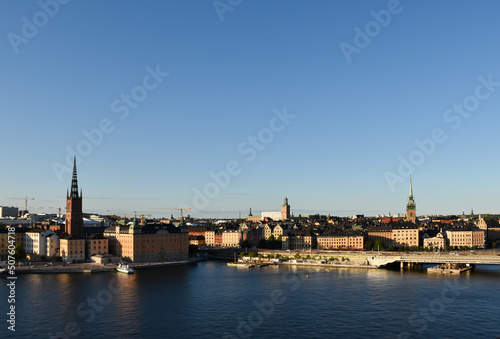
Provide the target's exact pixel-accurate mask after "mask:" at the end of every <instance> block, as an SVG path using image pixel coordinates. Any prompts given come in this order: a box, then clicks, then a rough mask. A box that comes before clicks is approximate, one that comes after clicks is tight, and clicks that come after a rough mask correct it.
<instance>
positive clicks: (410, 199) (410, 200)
mask: <svg viewBox="0 0 500 339" xmlns="http://www.w3.org/2000/svg"><path fill="white" fill-rule="evenodd" d="M406 209H407V210H415V209H417V204H415V200H413V185H412V182H411V175H410V196H409V197H408V203H407V204H406Z"/></svg>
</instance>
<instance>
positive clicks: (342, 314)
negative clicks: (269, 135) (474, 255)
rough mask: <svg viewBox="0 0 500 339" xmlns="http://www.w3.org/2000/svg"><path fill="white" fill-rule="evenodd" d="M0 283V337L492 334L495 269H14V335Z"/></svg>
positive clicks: (498, 281) (499, 299) (497, 299)
mask: <svg viewBox="0 0 500 339" xmlns="http://www.w3.org/2000/svg"><path fill="white" fill-rule="evenodd" d="M307 276H309V278H308V279H307V278H306V277H307ZM0 283H1V284H2V285H3V286H2V287H1V288H0V310H1V314H2V321H1V324H2V325H1V328H0V338H17V337H19V338H31V337H33V338H35V337H36V338H194V337H197V338H250V337H251V338H272V337H275V338H346V337H348V338H398V337H399V338H496V337H497V336H500V326H499V321H498V318H499V316H500V295H499V293H498V291H499V289H500V270H499V269H497V268H494V267H487V266H483V267H480V268H479V269H478V270H476V271H474V272H472V273H471V274H469V273H467V274H463V275H461V276H445V275H427V274H426V273H423V272H409V271H404V272H400V271H387V270H364V269H310V268H293V267H266V268H261V269H249V270H248V269H247V270H245V269H238V268H232V267H227V266H226V264H225V263H224V262H213V261H210V262H205V263H199V264H197V265H194V266H183V267H168V268H160V269H148V270H137V271H136V272H135V274H133V275H124V274H117V273H99V274H92V275H90V274H89V275H84V274H63V275H19V277H18V280H17V282H16V284H17V286H16V321H17V322H16V332H15V333H14V332H10V331H8V330H7V326H8V324H7V322H6V320H7V314H6V313H7V312H8V306H9V304H8V303H7V293H8V292H7V291H8V288H7V286H6V284H7V280H6V279H4V278H2V279H0Z"/></svg>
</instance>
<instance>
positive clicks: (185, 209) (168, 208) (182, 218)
mask: <svg viewBox="0 0 500 339" xmlns="http://www.w3.org/2000/svg"><path fill="white" fill-rule="evenodd" d="M151 209H152V210H171V211H181V221H183V220H184V216H183V215H182V211H191V210H192V208H191V207H189V208H173V207H163V208H151Z"/></svg>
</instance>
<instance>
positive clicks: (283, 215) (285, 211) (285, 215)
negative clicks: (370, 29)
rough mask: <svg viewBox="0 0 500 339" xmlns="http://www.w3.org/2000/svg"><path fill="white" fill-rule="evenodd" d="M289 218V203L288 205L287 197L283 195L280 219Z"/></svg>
mask: <svg viewBox="0 0 500 339" xmlns="http://www.w3.org/2000/svg"><path fill="white" fill-rule="evenodd" d="M288 219H290V205H288V198H287V197H285V201H284V202H283V205H282V206H281V220H288Z"/></svg>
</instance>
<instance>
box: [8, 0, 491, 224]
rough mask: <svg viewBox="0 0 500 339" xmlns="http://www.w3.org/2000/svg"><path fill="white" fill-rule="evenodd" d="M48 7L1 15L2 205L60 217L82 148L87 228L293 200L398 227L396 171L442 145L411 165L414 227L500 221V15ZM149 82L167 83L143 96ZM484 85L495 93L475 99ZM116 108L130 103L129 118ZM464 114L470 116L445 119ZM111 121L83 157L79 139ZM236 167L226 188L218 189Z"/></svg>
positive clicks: (275, 7)
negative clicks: (92, 219) (391, 217)
mask: <svg viewBox="0 0 500 339" xmlns="http://www.w3.org/2000/svg"><path fill="white" fill-rule="evenodd" d="M43 1H44V0H42V2H43ZM45 1H46V3H48V4H49V5H47V6H48V7H47V8H48V9H46V11H49V12H51V13H50V14H51V15H52V16H50V15H48V14H44V13H43V12H42V13H40V11H43V9H42V7H41V6H40V4H39V3H38V2H37V1H22V2H21V1H15V0H10V1H2V2H1V3H0V32H1V37H2V38H1V39H0V49H1V53H0V72H1V78H0V79H1V80H0V110H1V112H2V113H1V121H2V125H1V127H2V134H1V135H2V147H1V148H0V159H1V166H0V192H1V193H0V205H12V204H14V205H18V206H23V204H24V202H23V201H22V200H17V201H16V200H8V199H7V198H9V197H22V196H25V195H28V196H31V197H35V198H36V200H35V201H31V202H30V206H32V207H45V209H33V211H34V212H55V210H54V209H48V207H63V208H64V207H65V194H66V189H67V188H68V187H69V186H70V182H71V174H70V172H67V171H62V170H61V167H57V166H59V165H63V166H66V165H67V164H66V159H67V158H68V159H69V160H70V161H72V158H71V157H72V153H71V152H72V151H70V152H69V155H68V151H67V149H72V150H75V149H77V148H78V146H80V150H78V149H77V154H78V155H77V156H78V159H79V161H80V163H79V166H78V179H79V183H80V187H82V188H83V194H84V203H83V205H84V211H86V212H98V213H106V211H107V210H109V211H110V212H111V213H132V212H133V211H138V213H147V214H149V213H152V214H154V215H155V216H160V215H166V216H169V215H170V214H171V213H174V215H175V214H176V212H175V211H161V210H153V209H152V208H159V207H199V208H197V210H193V211H192V213H191V214H192V215H194V216H213V217H236V216H237V215H238V211H241V213H242V215H243V216H245V215H247V214H248V208H249V207H252V209H253V211H254V212H255V213H259V211H277V210H279V209H280V206H281V204H282V201H283V197H284V196H285V195H286V196H288V198H289V201H290V204H291V207H292V211H293V212H294V213H295V215H298V214H299V213H302V214H313V213H322V214H327V213H330V214H331V215H342V216H343V215H352V214H354V213H364V214H367V215H376V214H386V213H388V211H389V210H390V211H391V212H392V213H402V212H404V210H405V205H406V199H407V197H408V189H409V177H408V176H407V173H406V172H404V171H403V172H404V173H403V172H401V171H399V172H398V167H399V166H400V163H401V160H400V158H399V157H403V158H405V159H409V157H410V155H411V154H412V152H414V151H415V150H417V151H418V147H417V146H416V144H415V142H414V141H415V140H416V139H418V140H423V139H426V138H430V137H431V135H432V133H433V131H435V130H436V129H438V132H439V131H441V132H442V133H444V134H445V135H446V140H445V141H444V142H440V143H436V144H435V149H434V150H431V151H429V152H428V154H424V156H425V157H424V158H423V160H422V159H420V158H418V156H419V155H418V154H416V153H415V154H413V155H414V160H413V161H414V162H415V161H416V163H417V165H416V166H413V169H412V172H413V174H412V177H413V183H414V195H415V200H416V203H417V213H418V214H419V215H421V214H438V213H444V214H452V213H456V214H458V213H462V211H465V212H466V213H468V212H469V211H470V209H471V208H474V211H475V212H477V213H481V212H482V213H485V212H497V213H498V212H500V211H499V207H498V193H497V192H498V188H499V179H498V174H497V173H498V169H497V168H498V166H499V156H498V155H499V154H498V153H499V152H498V144H499V141H500V140H499V139H500V137H499V135H500V134H499V133H498V126H499V122H500V115H499V114H498V108H499V107H500V86H498V85H497V84H495V82H496V81H497V80H498V81H500V70H499V67H498V65H499V64H498V60H499V55H500V39H499V37H498V32H500V21H499V20H498V13H499V12H500V4H498V3H496V2H493V1H480V2H471V1H439V2H431V1H413V2H411V1H401V2H400V4H399V5H395V4H394V3H391V2H388V1H347V0H346V1H314V2H311V1H290V0H281V1H264V0H261V1H246V0H245V1H242V2H241V4H239V5H237V6H231V5H229V6H231V7H230V9H231V10H232V11H231V10H226V11H225V12H223V13H222V11H223V9H221V8H223V7H220V8H219V13H218V11H217V9H216V8H215V7H214V4H213V1H181V0H179V1H105V2H102V1H70V2H69V3H67V4H60V5H59V8H57V9H56V8H55V7H54V5H53V3H54V2H53V1H49V0H45ZM61 1H62V0H61ZM220 3H222V4H227V1H226V0H221V1H220ZM234 3H237V1H233V4H234ZM226 6H227V5H226ZM226 9H227V7H226ZM382 10H384V11H386V12H382V14H380V18H379V20H382V21H383V20H385V22H383V25H381V24H379V23H375V18H374V16H373V15H372V14H371V11H375V12H376V13H381V12H380V11H382ZM389 10H391V11H392V13H391V12H389ZM383 13H389V14H390V15H391V18H390V21H389V19H388V17H387V15H386V16H384V14H383ZM221 17H222V18H223V20H221ZM23 18H26V19H23ZM35 23H36V24H38V26H39V27H37V26H31V25H35ZM383 26H385V27H383ZM33 27H34V28H35V29H36V30H37V31H34V30H33ZM355 27H358V28H359V29H360V30H361V31H362V32H363V33H362V34H366V30H367V29H368V30H370V29H371V30H372V31H369V32H368V33H369V34H370V35H371V36H372V37H369V36H367V37H368V38H369V39H370V41H369V43H367V41H366V37H365V40H364V41H363V39H362V37H360V36H358V37H357V39H356V35H357V34H358V35H359V33H357V31H356V30H355ZM356 43H357V45H356ZM347 45H350V46H352V48H357V49H356V52H355V53H352V54H349V55H346V53H344V52H343V50H342V46H344V48H345V46H347ZM356 46H357V47H356ZM346 56H347V57H346ZM348 59H350V60H349V61H350V62H348ZM148 67H149V69H150V70H155V69H156V68H159V70H160V71H161V72H168V76H163V77H161V76H158V75H157V78H158V79H159V80H160V81H161V83H157V84H155V81H156V80H154V78H153V77H149V78H147V79H146V86H147V87H148V88H150V89H149V90H146V89H144V85H143V80H144V79H145V77H146V76H147V74H148V70H147V68H148ZM479 77H483V79H484V81H486V82H487V81H488V77H491V79H492V81H493V82H494V84H493V85H490V91H488V89H487V87H485V86H484V85H482V86H483V87H481V88H480V89H479V95H480V97H481V98H480V99H478V98H477V95H478V94H476V89H477V87H478V86H480V85H481V81H480V80H478V78H479ZM490 82H491V81H490ZM155 86H156V87H155ZM153 87H155V88H154V89H153ZM134 91H135V92H134ZM122 94H124V95H129V96H130V95H132V94H134V95H135V98H140V99H141V100H140V101H139V102H137V103H136V102H132V103H131V104H130V105H129V106H130V108H127V109H128V110H129V112H128V115H126V114H125V107H127V106H125V104H124V101H123V102H122V101H121V100H122ZM141 96H145V98H143V97H141ZM485 96H488V98H485ZM142 99H143V100H142ZM465 103H466V104H467V105H468V107H469V108H470V109H471V110H472V111H471V113H470V115H468V116H467V118H465V117H461V116H460V115H459V113H456V112H453V105H454V104H465ZM113 105H114V106H113ZM127 105H128V104H127ZM132 106H134V107H132ZM112 107H114V108H112ZM448 109H451V110H452V112H449V113H448V115H446V114H445V112H446V111H447V110H448ZM275 110H278V111H279V112H281V114H283V112H284V110H286V112H287V114H289V115H293V116H294V118H293V119H290V120H289V121H287V122H288V124H287V125H285V124H282V121H281V120H276V119H273V117H276V115H275V113H274V112H275ZM465 113H468V112H465ZM444 114H445V116H444ZM464 116H465V115H464ZM459 119H461V120H462V121H461V124H460V126H458V120H459ZM106 123H107V124H108V125H107V126H106V128H107V129H108V130H107V131H108V132H109V133H103V138H102V140H98V142H97V141H96V140H94V142H95V143H96V145H92V150H90V151H89V149H88V148H85V147H84V146H85V145H87V146H88V145H89V143H90V141H88V139H87V137H86V136H85V135H84V134H83V131H84V130H86V131H91V130H93V129H96V128H99V125H100V124H106ZM109 124H111V125H109ZM273 124H274V125H273ZM270 125H272V126H273V128H275V130H276V131H275V132H272V135H270V134H269V131H270V129H266V128H269V127H270ZM110 130H112V131H110ZM259 133H260V137H261V138H267V139H265V141H266V142H268V143H267V144H265V145H264V146H265V147H260V146H259V149H257V148H256V147H254V146H251V145H250V144H249V143H248V138H249V137H251V136H258V135H259ZM271 139H272V140H271ZM257 140H259V139H257ZM441 141H442V139H441ZM242 143H243V144H242ZM251 152H254V154H252V153H251ZM421 154H423V153H421ZM254 155H255V157H254ZM415 159H416V160H415ZM417 160H418V161H417ZM234 162H237V163H238V167H237V170H234V172H233V173H236V172H238V174H235V175H231V176H230V182H229V184H227V185H225V184H223V185H220V184H216V183H213V182H214V180H213V179H212V178H211V176H210V174H209V173H210V172H215V173H217V172H219V171H222V170H226V166H227V164H233V165H234ZM58 164H59V165H58ZM54 166H56V168H59V171H62V172H59V173H58V172H57V170H54ZM389 172H390V173H392V174H394V175H395V176H397V177H398V178H399V180H402V181H403V182H399V181H398V182H394V181H393V183H392V184H389V183H388V180H387V178H386V177H387V175H388V173H389ZM210 183H213V184H210ZM214 185H218V186H217V191H218V192H215V193H217V194H215V193H214V191H213V188H214ZM222 186H224V187H222ZM207 187H208V190H209V193H210V192H211V193H213V195H214V197H211V198H207V200H208V203H204V204H200V203H198V204H196V203H194V202H193V198H194V197H195V193H194V190H199V191H201V192H203V191H204V189H205V188H207ZM210 189H212V191H210ZM202 205H206V206H202ZM177 215H178V214H177Z"/></svg>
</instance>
